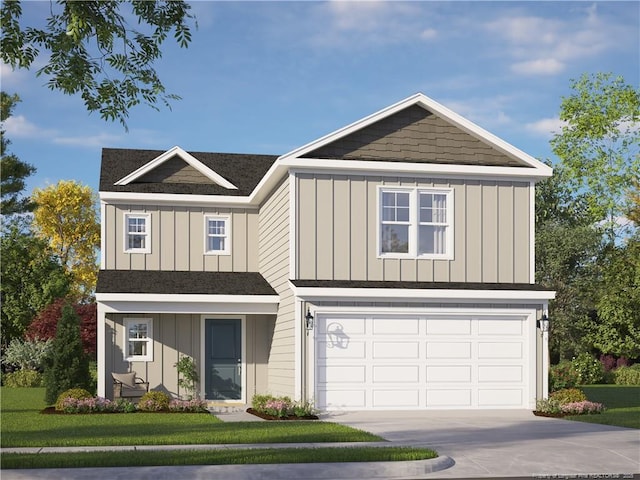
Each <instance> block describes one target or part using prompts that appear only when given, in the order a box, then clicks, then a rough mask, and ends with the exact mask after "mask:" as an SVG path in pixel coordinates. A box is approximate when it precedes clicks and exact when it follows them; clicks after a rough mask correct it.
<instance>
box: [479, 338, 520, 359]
mask: <svg viewBox="0 0 640 480" xmlns="http://www.w3.org/2000/svg"><path fill="white" fill-rule="evenodd" d="M523 350H524V349H523V345H522V342H479V343H478V358H479V359H487V360H490V359H494V358H495V359H501V358H505V359H522V358H523V353H524V352H523Z"/></svg>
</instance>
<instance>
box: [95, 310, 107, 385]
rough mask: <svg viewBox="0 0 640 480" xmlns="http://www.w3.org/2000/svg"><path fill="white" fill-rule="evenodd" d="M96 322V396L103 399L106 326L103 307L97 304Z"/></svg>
mask: <svg viewBox="0 0 640 480" xmlns="http://www.w3.org/2000/svg"><path fill="white" fill-rule="evenodd" d="M96 321H97V322H98V325H97V327H98V334H97V342H98V345H96V353H97V360H98V396H99V397H104V396H105V390H106V388H105V387H106V385H105V381H106V378H105V370H106V365H105V362H106V351H105V349H106V346H105V337H106V334H105V332H106V325H105V321H106V319H105V307H104V305H103V304H102V303H100V302H98V312H97V319H96Z"/></svg>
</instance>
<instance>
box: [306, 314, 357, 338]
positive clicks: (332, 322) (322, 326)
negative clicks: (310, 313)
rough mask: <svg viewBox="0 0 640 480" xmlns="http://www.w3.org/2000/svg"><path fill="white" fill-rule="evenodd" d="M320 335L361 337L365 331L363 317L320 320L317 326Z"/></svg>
mask: <svg viewBox="0 0 640 480" xmlns="http://www.w3.org/2000/svg"><path fill="white" fill-rule="evenodd" d="M317 329H318V333H320V334H323V335H324V334H333V335H336V334H338V335H339V334H341V333H344V334H345V335H362V334H364V333H365V329H366V319H365V318H363V317H344V318H342V317H336V318H321V319H319V320H318V325H317Z"/></svg>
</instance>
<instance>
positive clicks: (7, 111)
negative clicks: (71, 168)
mask: <svg viewBox="0 0 640 480" xmlns="http://www.w3.org/2000/svg"><path fill="white" fill-rule="evenodd" d="M19 101H20V98H19V97H18V96H17V95H9V94H8V93H6V92H0V121H1V122H2V123H3V125H4V122H5V120H7V118H9V117H11V115H12V114H13V109H14V107H15V106H16V104H17V103H18V102H19ZM10 143H11V142H10V141H9V139H8V138H7V136H6V133H5V130H4V128H2V130H0V154H1V155H2V157H1V159H0V192H1V195H2V203H1V204H0V212H1V213H2V214H3V215H11V214H14V213H24V212H28V211H30V210H33V206H34V205H33V203H32V202H31V201H30V200H29V198H24V197H21V194H22V192H23V191H24V189H25V179H26V178H27V177H28V176H29V175H31V174H33V173H34V172H35V171H36V169H35V167H34V166H33V165H29V164H28V163H25V162H23V161H22V160H20V159H19V158H18V157H16V156H15V155H14V154H11V153H8V152H7V147H8V146H9V144H10Z"/></svg>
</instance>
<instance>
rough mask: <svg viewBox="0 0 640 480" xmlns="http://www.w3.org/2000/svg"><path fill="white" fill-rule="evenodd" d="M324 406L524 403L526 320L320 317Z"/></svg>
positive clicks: (319, 398)
mask: <svg viewBox="0 0 640 480" xmlns="http://www.w3.org/2000/svg"><path fill="white" fill-rule="evenodd" d="M316 318H317V326H316V332H315V333H316V341H315V354H314V356H315V365H316V367H315V401H316V405H317V406H318V407H319V408H320V409H323V410H336V409H346V410H360V409H364V410H367V409H381V410H385V409H386V410H390V409H422V408H433V409H438V408H441V409H445V408H526V407H527V399H528V396H529V376H530V375H529V372H528V366H529V360H528V358H529V343H528V329H527V328H526V326H527V323H526V317H524V316H496V315H494V316H486V315H428V316H427V315H420V316H419V315H414V316H396V315H359V316H358V315H342V316H338V315H327V316H324V315H321V314H319V315H317V317H316Z"/></svg>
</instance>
